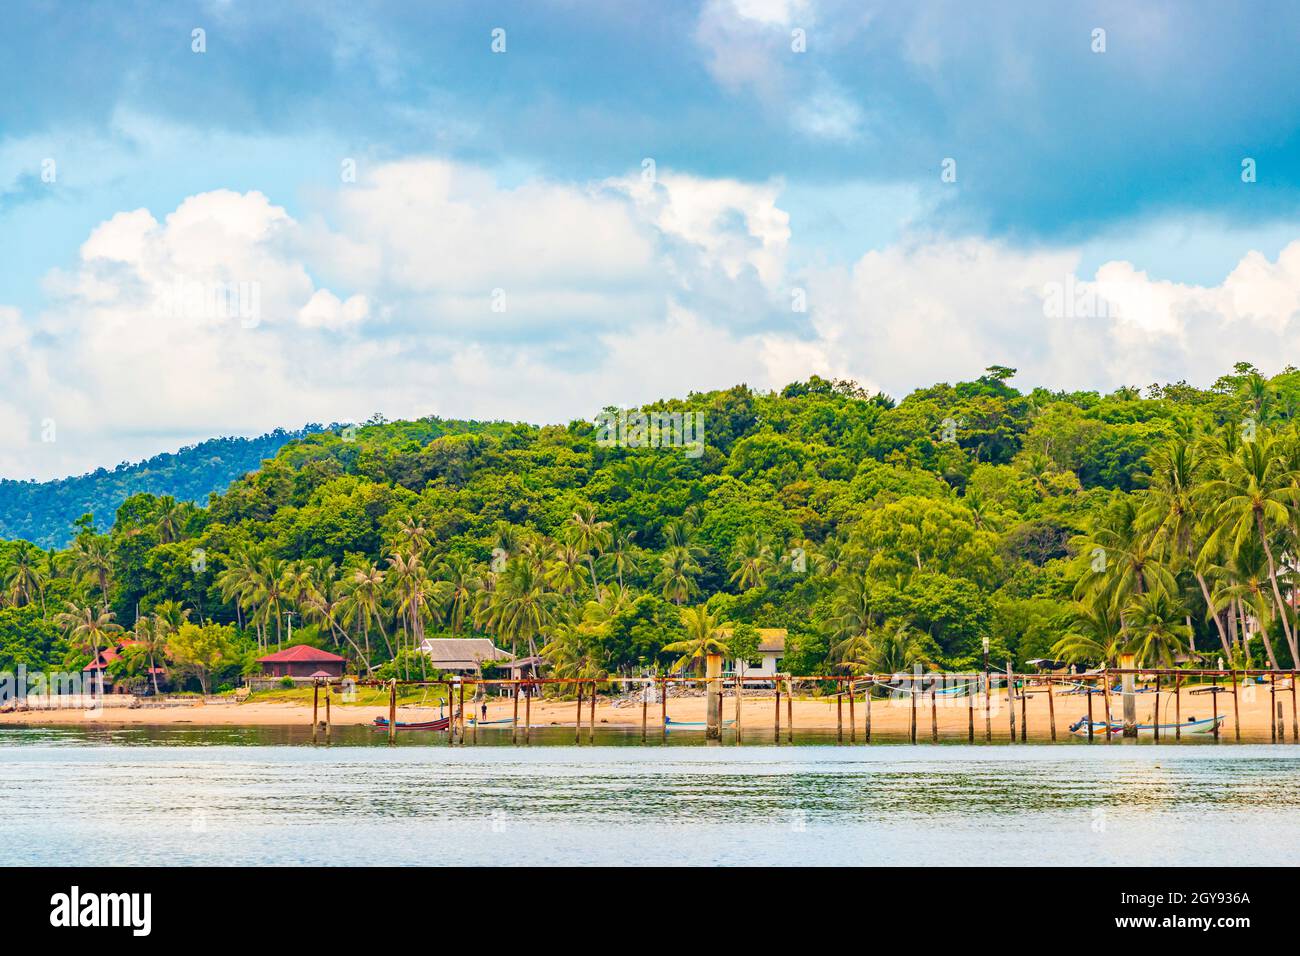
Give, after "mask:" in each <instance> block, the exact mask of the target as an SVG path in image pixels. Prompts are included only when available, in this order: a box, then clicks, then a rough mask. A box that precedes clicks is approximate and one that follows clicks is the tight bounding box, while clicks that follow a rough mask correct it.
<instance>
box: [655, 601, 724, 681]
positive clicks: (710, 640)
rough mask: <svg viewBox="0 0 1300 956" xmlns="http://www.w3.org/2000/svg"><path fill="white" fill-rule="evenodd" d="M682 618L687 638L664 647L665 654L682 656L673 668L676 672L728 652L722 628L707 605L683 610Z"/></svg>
mask: <svg viewBox="0 0 1300 956" xmlns="http://www.w3.org/2000/svg"><path fill="white" fill-rule="evenodd" d="M681 616H682V626H683V627H685V628H686V637H685V638H684V639H683V640H680V641H673V642H672V643H671V644H665V645H664V651H665V652H667V653H669V654H680V655H681V656H680V657H679V658H678V659H677V662H676V663H675V664H673V666H672V669H673V670H674V671H682V670H685V669H686V668H687V667H689V666H691V665H693V664H695V663H696V662H697V661H703V660H704V659H705V658H706V657H708V656H709V655H710V654H725V653H726V652H727V644H726V642H725V641H724V640H723V639H722V635H721V633H720V629H721V626H720V625H719V624H718V622H717V620H716V619H715V618H714V617H713V615H712V614H710V613H709V609H708V607H707V606H706V605H703V604H700V605H698V606H696V607H689V608H683V609H682V611H681Z"/></svg>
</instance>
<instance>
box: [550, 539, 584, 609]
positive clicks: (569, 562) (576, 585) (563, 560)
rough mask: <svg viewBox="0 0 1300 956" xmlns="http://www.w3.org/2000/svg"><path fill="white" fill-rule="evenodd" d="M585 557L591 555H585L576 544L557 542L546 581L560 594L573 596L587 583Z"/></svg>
mask: <svg viewBox="0 0 1300 956" xmlns="http://www.w3.org/2000/svg"><path fill="white" fill-rule="evenodd" d="M585 557H589V555H584V554H583V553H582V552H581V551H580V550H578V548H577V547H576V546H575V545H572V544H564V543H557V544H556V545H555V550H554V551H553V552H552V555H551V562H550V565H549V566H548V567H547V570H546V583H547V584H549V585H550V586H551V587H553V588H554V589H555V590H556V591H558V592H559V593H560V594H563V595H565V596H566V597H570V598H571V597H573V595H575V594H577V592H578V591H579V590H581V589H582V588H583V587H584V586H585V585H586V583H587V581H586V578H587V569H586V568H585V567H583V559H584V558H585Z"/></svg>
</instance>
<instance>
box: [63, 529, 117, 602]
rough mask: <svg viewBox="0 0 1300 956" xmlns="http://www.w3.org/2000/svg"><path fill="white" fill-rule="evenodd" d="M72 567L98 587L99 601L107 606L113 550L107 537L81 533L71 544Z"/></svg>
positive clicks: (79, 575) (80, 576)
mask: <svg viewBox="0 0 1300 956" xmlns="http://www.w3.org/2000/svg"><path fill="white" fill-rule="evenodd" d="M72 567H73V571H74V573H75V574H76V575H77V576H78V577H79V578H81V579H82V580H83V581H88V582H90V583H92V584H93V585H94V586H96V587H98V588H99V596H100V603H101V604H102V606H103V607H104V608H105V609H107V607H108V587H109V583H110V580H111V578H112V573H113V552H112V549H111V548H110V547H109V543H108V538H106V537H105V536H104V535H100V534H83V535H81V536H80V537H78V538H77V540H76V542H75V543H74V544H73V545H72Z"/></svg>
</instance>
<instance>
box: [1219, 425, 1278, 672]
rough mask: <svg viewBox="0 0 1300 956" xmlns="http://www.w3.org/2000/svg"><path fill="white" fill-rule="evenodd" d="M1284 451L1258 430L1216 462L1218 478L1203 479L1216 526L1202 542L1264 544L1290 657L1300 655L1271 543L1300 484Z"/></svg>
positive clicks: (1231, 546) (1238, 545)
mask: <svg viewBox="0 0 1300 956" xmlns="http://www.w3.org/2000/svg"><path fill="white" fill-rule="evenodd" d="M1283 455H1284V449H1283V448H1282V446H1281V445H1280V444H1279V442H1278V440H1277V439H1276V438H1275V437H1274V436H1273V435H1272V434H1270V433H1268V432H1266V431H1265V430H1263V429H1261V430H1259V432H1258V433H1257V435H1256V438H1255V440H1254V441H1249V442H1243V443H1242V445H1241V447H1240V448H1238V450H1237V452H1236V454H1234V455H1233V456H1232V457H1231V458H1228V459H1227V460H1224V461H1220V462H1218V471H1219V477H1218V478H1216V479H1214V480H1212V481H1209V482H1207V483H1206V495H1207V497H1208V499H1209V500H1210V501H1213V502H1217V505H1216V507H1215V508H1214V513H1213V518H1214V521H1215V523H1216V526H1215V529H1214V531H1213V532H1212V533H1211V535H1210V537H1209V539H1208V540H1207V541H1206V547H1208V548H1211V549H1212V550H1219V549H1220V548H1224V547H1226V548H1229V549H1231V550H1236V549H1239V548H1241V547H1242V546H1243V545H1244V544H1246V543H1247V542H1248V541H1251V540H1252V539H1253V540H1255V541H1258V542H1259V543H1260V544H1261V545H1262V546H1263V549H1264V554H1265V556H1266V557H1267V559H1268V579H1269V587H1270V589H1271V591H1272V593H1273V599H1274V601H1275V602H1276V607H1277V611H1278V614H1279V615H1280V616H1281V618H1282V631H1283V633H1284V634H1285V635H1286V642H1287V645H1288V647H1289V648H1290V649H1291V659H1292V660H1293V661H1294V660H1300V648H1297V646H1296V634H1295V630H1294V628H1293V627H1292V624H1291V617H1290V612H1289V608H1288V606H1287V603H1286V601H1284V600H1283V598H1282V591H1281V588H1280V587H1279V586H1278V583H1277V577H1278V570H1277V559H1276V557H1275V555H1274V548H1273V542H1274V540H1275V539H1276V538H1277V537H1278V534H1279V531H1280V530H1284V529H1287V528H1289V527H1290V526H1291V519H1292V515H1291V508H1293V507H1295V505H1296V502H1297V500H1298V498H1300V489H1298V488H1297V486H1296V483H1295V474H1294V473H1293V472H1291V471H1288V470H1287V469H1286V467H1285V461H1284V458H1283Z"/></svg>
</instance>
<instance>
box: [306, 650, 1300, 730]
mask: <svg viewBox="0 0 1300 956" xmlns="http://www.w3.org/2000/svg"><path fill="white" fill-rule="evenodd" d="M1296 677H1297V671H1295V670H1287V671H1273V670H1235V671H1234V670H1208V669H1155V668H1106V669H1103V670H1099V671H1092V672H1088V673H1083V674H1073V673H1060V672H1041V673H1023V674H1018V673H1014V672H1010V671H1009V670H1002V671H996V670H995V671H977V672H965V673H944V672H937V671H935V672H920V671H913V672H908V673H898V674H853V675H827V674H816V675H807V676H798V675H791V674H778V675H757V676H754V675H745V676H736V675H726V676H723V675H720V674H718V672H717V671H716V670H714V671H713V672H712V673H710V674H708V675H707V676H705V677H698V676H680V675H679V676H664V675H655V676H645V677H621V676H608V677H602V678H581V679H574V678H563V677H517V678H478V677H463V678H456V677H442V678H439V679H436V680H428V679H412V680H397V679H393V680H374V679H351V678H321V679H318V680H317V681H315V682H314V688H313V691H314V692H313V703H312V742H313V743H317V742H319V740H320V732H321V731H323V732H324V739H325V741H326V742H327V743H328V742H329V741H330V739H331V733H332V720H331V709H330V696H331V694H338V693H340V692H341V691H342V689H343V688H344V687H346V686H351V687H372V688H373V687H382V688H385V689H386V690H387V691H388V694H387V698H388V699H387V703H388V708H387V709H388V713H387V726H386V728H384V729H386V730H387V734H388V738H389V740H390V741H392V740H395V739H396V736H397V732H398V730H399V729H401V728H402V724H401V723H400V722H399V721H398V713H397V711H398V689H399V688H415V687H419V688H426V689H427V688H440V689H441V690H442V693H441V694H440V695H439V696H440V698H441V699H442V700H443V701H444V702H445V703H446V706H447V708H448V711H449V716H448V717H447V718H444V721H445V727H438V728H435V729H439V730H443V731H445V733H446V738H445V739H446V741H447V742H448V743H449V744H453V745H455V744H464V743H465V742H466V738H467V737H469V739H470V741H471V742H472V743H477V742H478V739H479V729H480V727H479V725H480V722H479V721H478V720H474V719H470V718H469V717H468V714H467V712H466V689H467V688H468V689H469V691H470V694H469V704H470V706H471V708H472V707H473V705H474V703H475V701H477V700H479V699H480V696H479V695H480V692H485V691H488V690H493V689H495V690H497V691H499V692H501V696H502V697H509V698H510V699H511V700H512V709H511V717H510V719H509V720H508V721H499V722H497V723H500V724H502V725H504V724H505V723H508V724H509V731H510V734H511V740H512V741H513V742H522V743H525V744H526V743H529V742H530V740H531V737H532V734H533V731H534V730H535V729H537V728H536V727H535V725H534V722H533V718H532V703H533V698H534V697H540V696H541V695H542V694H543V693H544V692H545V691H546V690H547V689H548V688H549V689H559V690H561V692H562V694H563V697H562V698H561V699H576V709H575V712H574V724H573V726H574V742H575V743H581V742H582V740H583V736H584V735H583V721H584V717H585V719H586V723H587V727H586V730H587V733H586V739H587V741H588V742H590V741H592V740H594V735H595V725H596V703H597V698H598V695H599V692H600V690H601V689H602V688H605V689H613V688H622V690H623V692H624V693H625V694H626V693H627V692H628V691H629V690H632V691H635V690H636V689H638V688H639V689H640V690H641V692H642V693H641V702H640V704H641V705H640V707H639V708H638V710H639V718H640V737H641V740H642V742H648V741H649V740H650V737H651V729H652V724H651V708H650V704H651V702H652V701H651V698H652V697H654V698H656V699H657V702H658V703H659V707H658V708H657V710H658V713H657V714H656V715H655V717H656V719H655V720H654V725H657V726H654V727H653V729H654V730H655V731H657V733H656V734H655V736H656V737H661V738H667V735H668V732H669V730H670V729H673V730H679V729H680V730H699V731H703V732H704V734H705V736H706V738H711V739H723V736H724V731H726V732H729V733H730V734H731V735H733V736H734V740H735V742H736V743H740V742H741V741H742V739H743V736H744V733H745V732H747V730H748V728H744V729H743V728H742V707H741V704H742V701H744V702H746V703H748V702H749V701H750V700H751V699H752V700H753V701H754V702H755V703H759V704H760V705H761V703H762V701H763V700H764V699H767V700H769V701H770V706H772V708H773V709H772V724H771V727H772V738H771V739H772V740H774V741H775V742H777V743H781V742H782V740H783V739H784V741H785V742H786V743H793V742H794V739H795V730H796V728H795V717H796V712H795V708H794V700H795V696H796V689H797V688H804V689H808V688H816V689H818V690H819V691H820V694H819V695H817V696H816V697H815V699H820V700H822V701H825V702H826V703H827V704H828V705H833V706H834V707H835V725H834V729H833V732H834V733H835V736H836V740H837V741H839V742H844V741H845V738H846V737H847V742H848V743H850V744H857V743H858V742H859V740H860V741H861V742H862V743H863V744H871V743H872V741H873V731H872V702H873V700H874V701H875V702H876V703H877V705H879V704H880V702H881V701H882V700H884V699H885V698H892V701H893V702H895V703H896V704H897V705H898V706H902V707H906V708H907V709H908V721H907V728H908V729H907V731H906V737H907V738H908V739H909V740H910V741H911V742H912V743H918V742H922V741H926V740H927V739H928V740H929V741H930V742H934V743H938V742H940V741H941V733H940V720H939V712H940V709H941V708H942V709H944V710H945V711H947V710H950V709H951V708H952V707H954V706H955V707H958V708H960V709H961V710H962V712H963V716H964V718H965V719H964V720H963V721H961V724H962V726H963V729H964V733H962V734H961V735H960V736H961V737H964V738H965V740H966V741H967V742H968V743H976V742H977V740H979V739H982V740H983V741H984V742H993V741H995V740H1001V741H1009V742H1013V743H1015V742H1019V743H1027V742H1029V741H1031V740H1033V741H1036V742H1039V741H1041V742H1047V741H1057V740H1059V739H1060V738H1061V736H1062V731H1063V728H1061V727H1060V726H1058V722H1057V710H1058V708H1059V706H1060V705H1061V702H1062V696H1063V695H1066V694H1070V695H1080V696H1082V697H1084V698H1085V702H1086V703H1085V702H1080V706H1081V707H1084V706H1086V717H1081V719H1080V720H1079V721H1078V722H1077V723H1076V724H1074V725H1071V726H1069V727H1068V728H1064V730H1065V734H1066V735H1073V736H1077V737H1079V738H1083V739H1087V740H1088V741H1089V742H1094V741H1096V740H1097V739H1098V738H1101V739H1102V740H1104V741H1105V742H1106V743H1110V742H1111V741H1112V740H1115V739H1122V738H1125V737H1129V738H1133V737H1137V736H1139V734H1141V735H1143V736H1150V737H1152V738H1153V740H1155V741H1156V742H1159V741H1168V740H1170V739H1173V740H1181V739H1182V738H1183V737H1184V731H1185V730H1186V731H1188V732H1192V731H1195V732H1196V733H1197V734H1198V736H1199V735H1205V736H1209V737H1212V738H1213V739H1214V740H1215V741H1219V740H1222V739H1223V738H1224V736H1225V730H1224V727H1223V725H1224V724H1225V723H1227V721H1228V719H1229V716H1231V719H1232V726H1231V729H1230V731H1229V732H1231V734H1232V736H1233V739H1234V740H1238V741H1239V740H1241V739H1242V716H1241V707H1240V702H1239V698H1240V697H1241V696H1242V695H1243V694H1247V695H1251V694H1254V693H1256V692H1258V691H1262V690H1264V689H1267V691H1268V694H1269V700H1268V728H1269V730H1268V733H1269V739H1270V740H1271V741H1272V742H1274V743H1297V742H1300V715H1297V688H1296ZM1207 681H1208V683H1207ZM1116 682H1118V689H1116V686H1115V685H1116ZM1139 682H1143V683H1146V684H1148V685H1149V686H1148V687H1145V688H1143V689H1142V690H1138V689H1137V686H1136V685H1137V684H1138V683H1139ZM754 684H758V685H763V686H762V688H761V689H770V691H771V694H770V697H767V698H763V697H757V696H755V697H751V693H752V691H751V693H747V692H746V688H747V686H749V685H754ZM674 686H703V687H704V689H705V696H706V707H705V713H706V720H704V721H699V722H691V721H676V722H674V721H673V720H672V718H671V716H670V714H669V696H670V694H669V690H670V688H672V687H674ZM728 690H729V691H730V692H731V694H732V695H733V697H734V698H735V709H734V718H733V719H732V720H730V721H724V708H723V706H722V698H723V697H724V696H725V693H726V692H727V691H728ZM322 692H324V695H325V698H324V717H325V719H324V720H323V721H322V720H321V719H320V711H321V694H322ZM1222 694H1228V695H1230V696H1231V698H1232V701H1231V704H1230V705H1229V706H1230V708H1231V715H1229V714H1228V712H1227V709H1226V708H1225V706H1224V705H1223V704H1222V703H1221V702H1220V700H1219V697H1220V695H1222ZM1040 695H1041V696H1042V697H1043V698H1044V699H1045V701H1046V715H1043V714H1041V713H1040V714H1038V715H1037V719H1038V720H1040V721H1042V723H1041V725H1039V724H1036V725H1035V726H1033V727H1032V728H1031V726H1030V717H1031V712H1030V709H1029V707H1028V700H1029V698H1031V697H1037V696H1040ZM1147 695H1150V699H1151V700H1152V703H1153V709H1152V717H1153V719H1152V721H1151V723H1150V724H1139V723H1138V721H1137V718H1136V712H1137V708H1136V698H1137V696H1143V697H1146V696H1147ZM1207 695H1208V697H1209V698H1210V699H1209V700H1208V701H1206V700H1204V697H1205V696H1207ZM1094 697H1095V698H1097V700H1094ZM846 698H847V700H846ZM1115 698H1119V703H1118V705H1116V703H1115ZM1162 698H1163V699H1164V705H1165V706H1164V710H1163V713H1162V708H1161V701H1162ZM1184 698H1194V699H1195V700H1189V703H1199V704H1200V709H1202V710H1209V712H1210V714H1211V716H1210V717H1209V718H1202V719H1200V720H1196V721H1190V720H1189V721H1188V722H1186V723H1185V722H1184V721H1183V718H1182V714H1183V710H1184ZM555 699H556V698H554V697H552V698H551V700H555ZM1246 699H1247V702H1249V701H1250V700H1251V699H1252V697H1250V696H1247V698H1246ZM783 700H784V704H785V713H784V725H783V723H782V706H781V705H782V702H783ZM521 702H522V705H523V707H522V710H523V713H522V715H521V713H520V709H521V708H520V704H521ZM1288 703H1289V705H1290V706H1289V708H1288V707H1287V706H1286V705H1287V704H1288ZM584 704H586V705H587V706H586V707H584V706H583V705H584ZM845 704H847V707H846V706H845ZM859 704H861V705H862V706H861V708H859ZM1004 706H1005V707H1006V709H1007V718H1006V720H1007V722H1006V733H1005V735H1003V734H995V733H994V720H993V717H994V716H995V713H996V712H997V711H998V710H1000V709H1001V707H1004ZM1017 708H1018V709H1019V714H1018V715H1017ZM1170 709H1172V716H1173V719H1172V720H1167V719H1166V716H1165V715H1167V714H1168V713H1169V711H1170ZM859 710H861V711H862V713H863V715H864V720H863V721H862V722H861V723H859V718H858V713H859ZM1287 710H1289V711H1290V713H1289V717H1290V720H1289V721H1288V720H1287V716H1288V714H1287ZM750 714H751V716H752V711H750ZM922 714H924V715H925V716H924V717H922ZM1044 716H1045V720H1044V719H1043V718H1044ZM846 717H847V722H848V727H847V728H845V726H844V723H845V718H846ZM1017 717H1019V720H1017ZM977 718H982V720H977ZM922 720H925V721H926V722H927V723H928V724H929V726H928V728H926V730H928V733H920V732H918V731H920V729H921V723H922ZM1207 724H1209V726H1208V727H1207V726H1206V725H1207ZM552 725H553V724H552ZM1288 725H1289V726H1288ZM977 726H979V727H980V728H981V730H982V733H980V734H977ZM846 730H847V733H846ZM859 730H861V733H859ZM783 731H784V733H783ZM880 736H881V733H880V728H879V725H878V726H877V729H876V732H875V739H876V740H879V739H880ZM764 737H765V735H762V736H760V737H759V738H758V739H759V740H762V739H764ZM438 739H442V737H441V735H439V736H438ZM946 739H948V740H949V741H952V740H954V739H960V738H958V737H957V736H956V735H954V734H952V733H948V734H947V735H946Z"/></svg>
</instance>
